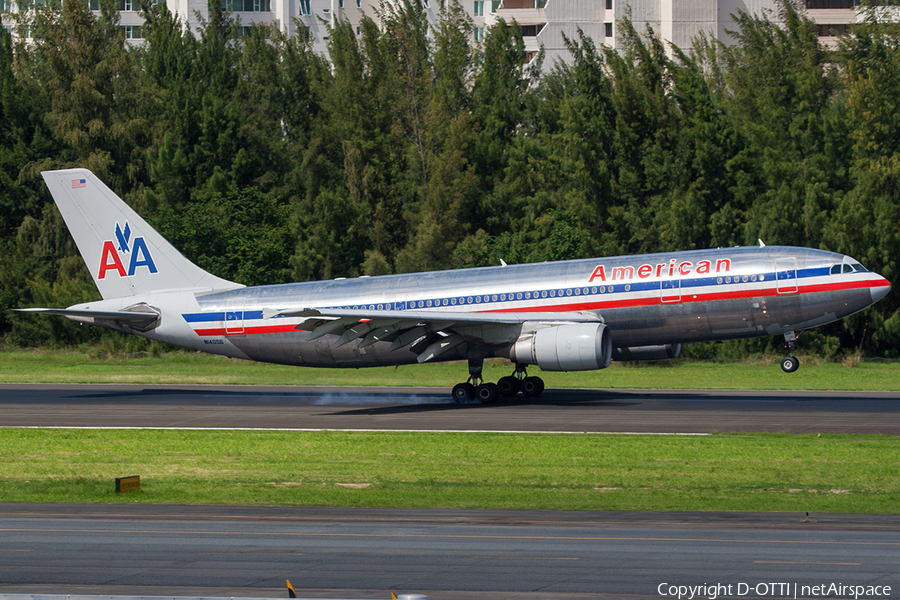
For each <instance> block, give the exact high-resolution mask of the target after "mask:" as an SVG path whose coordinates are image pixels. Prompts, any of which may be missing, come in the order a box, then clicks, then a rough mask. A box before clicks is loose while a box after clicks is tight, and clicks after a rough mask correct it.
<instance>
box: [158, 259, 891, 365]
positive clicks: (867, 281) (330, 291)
mask: <svg viewBox="0 0 900 600" xmlns="http://www.w3.org/2000/svg"><path fill="white" fill-rule="evenodd" d="M854 263H856V261H854V260H853V259H850V258H849V257H846V256H844V255H841V254H836V253H833V252H826V251H821V250H814V249H808V248H794V247H778V246H767V247H740V248H725V249H715V250H699V251H687V252H669V253H660V254H647V255H634V256H620V257H612V258H592V259H583V260H572V261H562V262H552V263H540V264H524V265H509V266H498V267H486V268H478V269H463V270H456V271H438V272H430V273H414V274H404V275H389V276H382V277H360V278H355V279H339V280H333V281H318V282H308V283H292V284H284V285H271V286H259V287H251V288H243V289H238V290H232V291H228V292H220V293H211V294H205V295H199V296H197V298H196V302H197V308H196V310H191V311H187V312H183V313H182V315H181V316H182V318H183V319H184V321H185V323H186V324H188V325H189V326H190V330H191V331H192V334H193V335H194V336H195V339H192V340H191V341H190V343H183V342H179V341H178V340H177V339H171V338H170V339H165V340H164V341H168V342H170V343H179V345H184V346H188V347H195V348H198V349H202V350H205V351H209V352H215V353H220V354H225V355H229V356H236V357H241V358H249V359H253V360H258V361H265V362H274V363H284V364H292V365H309V366H324V367H352V366H358V367H365V366H379V365H395V364H406V363H413V362H416V360H417V358H418V355H417V354H416V353H415V352H412V351H410V349H409V347H408V346H406V347H403V348H398V349H394V350H391V349H390V347H391V345H390V344H388V343H385V342H378V343H375V344H372V345H368V346H366V347H362V348H361V347H359V344H357V343H349V344H344V345H341V346H338V345H337V343H336V340H337V336H336V335H325V336H323V337H319V338H318V339H314V340H309V339H308V338H309V337H310V334H309V332H308V331H307V330H305V329H304V322H305V319H304V318H303V317H296V318H293V319H291V318H270V317H268V316H267V315H269V314H274V313H284V312H286V311H290V310H295V311H300V310H303V309H316V308H319V309H335V308H340V309H346V310H351V311H353V310H357V311H359V312H360V314H361V318H366V317H365V315H366V311H370V312H371V311H375V312H376V313H377V311H382V310H389V311H410V310H415V311H418V313H422V312H425V313H428V312H434V313H440V314H446V313H448V312H455V313H456V312H458V313H470V312H480V313H486V314H491V313H495V314H498V315H502V314H509V313H528V314H529V315H535V314H541V315H545V316H546V318H544V317H541V318H535V319H532V320H528V321H526V322H523V323H517V324H509V323H506V324H499V323H498V324H492V323H481V324H471V323H466V324H450V325H448V326H447V330H452V332H453V333H454V334H460V335H463V336H465V338H466V343H464V344H461V345H460V346H459V347H457V348H456V349H454V351H452V352H448V353H446V354H444V355H442V356H441V357H440V358H439V359H438V360H454V359H461V358H473V357H487V356H507V355H508V351H509V347H510V345H512V344H513V343H515V341H516V340H517V339H518V338H519V337H520V336H521V335H523V334H527V333H529V332H531V331H534V330H536V329H540V328H542V327H546V326H548V325H547V324H548V323H549V322H552V321H554V319H557V316H558V318H559V320H565V318H564V315H566V314H570V315H571V314H575V313H577V314H591V315H596V316H597V318H599V319H600V320H601V321H602V322H603V323H605V324H606V326H607V327H609V330H610V331H611V333H612V339H613V344H614V345H615V346H617V347H635V346H647V345H657V344H671V343H689V342H698V341H705V340H726V339H738V338H751V337H760V336H768V335H779V334H783V333H785V332H788V331H796V330H802V329H807V328H809V327H815V326H818V325H823V324H826V323H830V322H832V321H836V320H838V319H841V318H843V317H846V316H848V315H850V314H852V313H855V312H857V311H859V310H862V309H864V308H866V307H867V306H869V305H871V304H872V303H873V302H874V301H876V300H877V299H878V298H880V297H881V296H882V295H883V294H884V293H886V291H887V290H888V289H890V286H889V284H888V283H887V281H886V280H884V278H882V277H881V276H879V275H877V274H875V273H872V272H869V271H864V270H859V269H857V270H853V268H852V267H850V271H851V272H846V273H845V272H843V270H844V269H846V268H843V269H842V268H838V270H840V271H841V272H840V273H832V271H834V270H835V265H845V264H847V265H852V264H854ZM148 337H154V335H153V334H152V333H151V334H150V335H149V336H148ZM178 337H180V336H178Z"/></svg>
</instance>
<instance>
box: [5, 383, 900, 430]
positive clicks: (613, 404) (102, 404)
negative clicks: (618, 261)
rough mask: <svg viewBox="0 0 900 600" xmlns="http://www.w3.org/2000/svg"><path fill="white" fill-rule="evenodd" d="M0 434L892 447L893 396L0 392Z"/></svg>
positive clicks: (99, 388) (24, 388) (25, 388)
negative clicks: (484, 400) (127, 431)
mask: <svg viewBox="0 0 900 600" xmlns="http://www.w3.org/2000/svg"><path fill="white" fill-rule="evenodd" d="M0 425H3V426H55V427H223V428H232V427H250V428H288V429H317V428H323V429H409V430H449V431H472V430H492V431H568V432H576V431H586V432H642V433H673V432H674V433H708V432H711V431H722V432H726V431H729V432H746V431H768V432H793V433H880V434H887V435H900V392H785V391H778V392H773V391H751V392H747V391H706V390H593V389H580V390H562V389H560V390H547V391H546V392H545V393H544V394H543V395H542V396H541V397H540V398H533V399H529V398H523V397H521V396H520V397H517V398H516V399H513V400H504V401H501V402H499V403H497V404H494V405H482V404H477V403H472V404H465V405H459V404H455V403H453V402H452V400H450V397H449V390H446V389H444V388H427V387H423V388H377V387H372V388H364V387H334V388H329V387H300V386H278V387H274V386H265V387H263V386H260V387H249V386H191V385H185V386H170V385H164V386H150V385H0Z"/></svg>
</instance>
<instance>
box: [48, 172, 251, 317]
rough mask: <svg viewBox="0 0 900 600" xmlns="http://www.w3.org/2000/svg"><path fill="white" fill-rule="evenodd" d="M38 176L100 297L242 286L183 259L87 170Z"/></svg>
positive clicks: (224, 288)
mask: <svg viewBox="0 0 900 600" xmlns="http://www.w3.org/2000/svg"><path fill="white" fill-rule="evenodd" d="M41 175H43V177H44V181H45V182H46V183H47V187H48V188H49V190H50V194H51V195H52V196H53V200H54V202H56V206H57V207H59V212H60V213H62V216H63V219H65V221H66V225H67V226H68V227H69V232H70V233H71V234H72V237H73V238H74V239H75V244H76V245H77V246H78V251H79V252H80V253H81V257H82V258H83V259H84V262H85V264H86V265H87V268H88V270H89V271H90V272H91V276H92V277H93V278H94V284H96V286H97V289H99V290H100V295H101V296H103V299H104V300H107V299H110V298H124V297H127V296H137V295H144V294H154V293H165V292H175V291H204V290H229V289H235V288H240V287H244V286H242V285H241V284H239V283H233V282H231V281H226V280H225V279H221V278H219V277H216V276H215V275H212V274H210V273H207V272H206V271H204V270H203V269H201V268H200V267H198V266H197V265H195V264H194V263H192V262H191V261H189V260H188V259H187V258H185V257H184V256H183V255H182V254H181V253H180V252H178V250H176V249H175V248H174V247H173V246H172V244H170V243H169V242H167V241H166V240H165V238H163V237H162V236H161V235H160V234H159V233H158V232H157V231H156V230H155V229H153V228H152V227H150V225H149V224H148V223H147V222H146V221H144V219H142V218H141V217H140V216H139V215H138V214H137V213H136V212H135V211H134V210H133V209H132V208H131V207H130V206H128V205H127V204H125V202H124V201H123V200H122V199H121V198H119V197H118V196H117V195H116V194H115V193H114V192H113V191H112V190H110V189H109V188H108V187H107V186H106V185H105V184H104V183H103V182H102V181H100V179H99V178H98V177H97V176H96V175H94V174H93V173H91V172H90V171H88V170H87V169H66V170H63V171H44V172H42V173H41Z"/></svg>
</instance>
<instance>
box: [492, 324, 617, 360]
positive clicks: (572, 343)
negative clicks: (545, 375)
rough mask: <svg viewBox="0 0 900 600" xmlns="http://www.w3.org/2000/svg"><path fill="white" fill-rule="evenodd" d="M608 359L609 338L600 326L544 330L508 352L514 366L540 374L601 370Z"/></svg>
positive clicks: (521, 339)
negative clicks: (532, 367) (532, 368)
mask: <svg viewBox="0 0 900 600" xmlns="http://www.w3.org/2000/svg"><path fill="white" fill-rule="evenodd" d="M611 358H612V335H611V334H610V332H609V328H607V327H606V325H604V324H602V323H583V324H578V325H560V326H558V327H548V328H547V329H539V330H537V331H535V332H532V333H529V334H527V335H524V336H522V337H521V338H519V339H518V340H517V341H516V343H515V344H513V345H512V347H511V348H510V349H509V359H510V360H511V361H512V362H514V363H517V364H522V365H537V366H539V367H540V368H541V369H542V370H544V371H592V370H596V369H605V368H606V367H608V366H609V361H610V359H611Z"/></svg>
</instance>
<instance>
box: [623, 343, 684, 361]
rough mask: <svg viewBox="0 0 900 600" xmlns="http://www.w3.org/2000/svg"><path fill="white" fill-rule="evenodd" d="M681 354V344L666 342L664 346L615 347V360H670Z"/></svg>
mask: <svg viewBox="0 0 900 600" xmlns="http://www.w3.org/2000/svg"><path fill="white" fill-rule="evenodd" d="M679 354H681V344H666V345H664V346H632V347H630V348H629V347H624V348H613V352H612V357H613V360H615V361H618V362H628V361H637V360H668V359H670V358H678V355H679Z"/></svg>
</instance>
